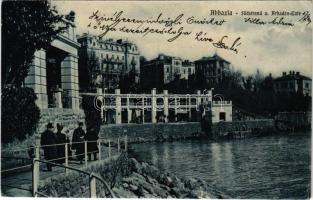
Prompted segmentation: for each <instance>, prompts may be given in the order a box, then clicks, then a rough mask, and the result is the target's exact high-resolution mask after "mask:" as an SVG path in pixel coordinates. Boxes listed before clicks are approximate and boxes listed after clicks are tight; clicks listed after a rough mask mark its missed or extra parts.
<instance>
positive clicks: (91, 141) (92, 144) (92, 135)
mask: <svg viewBox="0 0 313 200" xmlns="http://www.w3.org/2000/svg"><path fill="white" fill-rule="evenodd" d="M85 140H87V141H88V143H87V150H88V160H91V154H92V153H93V158H94V160H97V153H98V145H97V140H98V132H97V131H96V128H95V127H91V128H90V129H89V130H88V131H87V133H86V136H85Z"/></svg>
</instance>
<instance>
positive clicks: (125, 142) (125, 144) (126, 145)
mask: <svg viewBox="0 0 313 200" xmlns="http://www.w3.org/2000/svg"><path fill="white" fill-rule="evenodd" d="M124 142H125V152H127V135H126V136H125V141H124Z"/></svg>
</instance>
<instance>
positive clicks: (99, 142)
mask: <svg viewBox="0 0 313 200" xmlns="http://www.w3.org/2000/svg"><path fill="white" fill-rule="evenodd" d="M98 151H99V155H98V156H99V160H101V139H99V140H98Z"/></svg>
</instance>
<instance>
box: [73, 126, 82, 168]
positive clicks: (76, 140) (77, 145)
mask: <svg viewBox="0 0 313 200" xmlns="http://www.w3.org/2000/svg"><path fill="white" fill-rule="evenodd" d="M83 126H84V124H83V122H79V123H78V128H76V129H75V130H74V133H73V138H72V148H73V149H75V150H76V157H77V159H78V160H79V161H80V163H82V161H83V158H84V152H85V144H84V141H85V140H84V139H85V131H84V130H83Z"/></svg>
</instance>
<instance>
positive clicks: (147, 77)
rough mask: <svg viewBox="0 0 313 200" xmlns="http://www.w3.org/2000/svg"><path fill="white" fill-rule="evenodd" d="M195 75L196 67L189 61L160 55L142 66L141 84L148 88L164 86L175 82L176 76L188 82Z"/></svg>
mask: <svg viewBox="0 0 313 200" xmlns="http://www.w3.org/2000/svg"><path fill="white" fill-rule="evenodd" d="M194 73H195V66H194V63H193V62H190V61H189V60H182V59H181V58H178V57H173V56H167V55H164V54H159V56H158V57H157V58H155V59H153V60H150V61H144V62H142V63H141V66H140V82H141V84H142V85H145V86H146V87H148V88H156V87H159V86H163V85H165V84H167V83H169V82H171V81H173V80H174V78H175V76H177V77H179V78H180V79H185V80H188V79H189V76H190V75H192V74H194Z"/></svg>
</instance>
